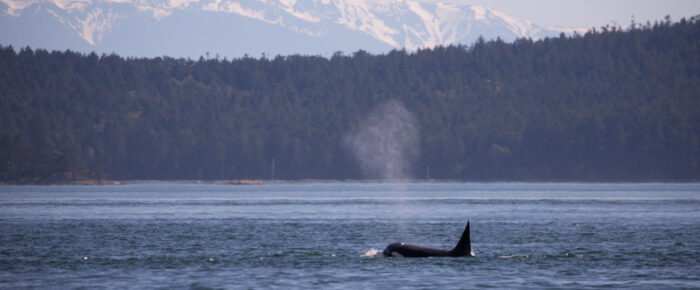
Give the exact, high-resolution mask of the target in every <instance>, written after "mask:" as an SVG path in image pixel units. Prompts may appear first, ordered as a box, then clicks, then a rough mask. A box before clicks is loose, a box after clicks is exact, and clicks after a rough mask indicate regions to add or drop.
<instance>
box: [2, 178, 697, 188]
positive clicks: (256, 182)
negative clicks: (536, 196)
mask: <svg viewBox="0 0 700 290" xmlns="http://www.w3.org/2000/svg"><path fill="white" fill-rule="evenodd" d="M335 182H343V183H569V184H595V183H597V184H624V183H631V184H645V183H646V184H648V183H678V184H683V183H687V184H690V183H700V180H617V181H615V180H458V179H394V180H382V179H296V180H287V179H279V180H278V179H275V180H264V179H226V180H203V179H172V180H170V179H163V180H158V179H135V180H107V179H102V180H98V179H85V180H73V181H56V182H37V183H32V182H27V183H22V182H7V183H4V182H0V187H1V186H55V185H85V186H95V185H105V186H108V185H130V184H155V183H183V184H212V185H246V186H250V185H265V184H281V183H289V184H291V183H335Z"/></svg>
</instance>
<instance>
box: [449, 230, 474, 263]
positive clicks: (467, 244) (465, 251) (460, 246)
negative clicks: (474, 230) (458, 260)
mask: <svg viewBox="0 0 700 290" xmlns="http://www.w3.org/2000/svg"><path fill="white" fill-rule="evenodd" d="M452 254H453V255H455V256H471V255H472V240H471V237H470V236H469V221H467V227H466V228H465V229H464V232H463V233H462V237H461V238H460V239H459V242H458V243H457V245H456V246H455V248H454V249H452Z"/></svg>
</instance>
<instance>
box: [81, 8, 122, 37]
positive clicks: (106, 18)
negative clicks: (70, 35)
mask: <svg viewBox="0 0 700 290" xmlns="http://www.w3.org/2000/svg"><path fill="white" fill-rule="evenodd" d="M119 18H121V16H119V15H116V14H113V13H112V12H111V11H109V12H107V13H104V12H103V10H102V9H101V8H96V9H95V10H93V11H92V12H90V13H89V14H88V15H87V17H86V18H85V19H82V20H80V19H76V22H74V23H69V25H70V27H71V28H73V29H75V30H76V31H78V35H79V36H80V37H81V38H82V39H84V40H85V41H86V42H87V43H89V44H91V45H95V44H97V43H98V42H100V41H101V40H102V36H103V35H104V34H105V33H106V32H108V31H109V30H110V29H112V23H114V22H115V21H116V20H117V19H119Z"/></svg>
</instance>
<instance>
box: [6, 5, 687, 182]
mask: <svg viewBox="0 0 700 290" xmlns="http://www.w3.org/2000/svg"><path fill="white" fill-rule="evenodd" d="M388 100H396V101H398V102H401V103H402V104H403V105H404V106H405V107H406V108H407V109H408V110H409V111H410V112H412V113H413V114H414V115H415V117H416V119H417V122H418V124H419V126H420V140H421V144H420V153H419V155H418V160H416V161H415V162H414V168H413V173H414V177H416V178H424V177H426V176H428V174H429V177H430V178H435V179H458V180H558V181H562V180H581V181H612V180H630V181H642V180H698V179H700V164H698V162H699V161H700V160H699V158H700V21H698V18H693V19H690V20H685V19H683V20H681V21H680V22H676V23H671V22H670V21H668V20H667V21H665V22H659V23H654V24H647V25H645V26H637V27H636V28H635V29H631V30H624V31H623V30H622V29H619V28H615V27H612V28H611V27H606V28H602V29H599V30H597V31H595V30H594V31H591V32H589V33H586V34H585V35H574V36H571V37H565V36H563V35H562V36H561V37H559V38H549V39H544V40H541V41H531V40H528V39H519V40H517V41H515V42H514V43H505V42H503V41H499V40H496V41H488V42H485V41H478V42H477V43H475V44H473V45H470V46H449V47H437V48H434V49H426V50H420V51H417V52H413V53H408V52H406V51H398V50H395V51H391V52H389V53H387V54H384V55H370V54H368V53H366V52H363V51H358V52H355V53H353V54H352V55H344V54H342V53H336V54H335V55H333V56H332V57H330V58H324V57H317V56H300V55H293V56H286V57H283V56H277V57H274V58H266V57H263V58H260V59H256V58H250V57H245V58H240V59H234V60H227V59H219V58H216V59H205V58H200V59H199V60H196V61H195V60H190V59H174V58H169V57H162V58H161V57H159V58H148V59H146V58H128V59H125V58H122V57H119V56H117V55H102V56H98V55H96V54H94V53H93V54H89V55H85V54H81V53H76V52H71V51H65V52H57V51H53V52H49V51H45V50H40V49H37V50H32V49H30V48H22V49H20V50H19V51H16V50H15V49H14V48H13V47H7V46H0V182H5V183H7V182H11V183H43V182H64V181H70V180H79V179H117V180H129V179H242V178H249V179H268V178H272V177H273V176H274V178H278V179H306V178H312V179H353V178H362V177H368V176H364V175H362V173H361V172H360V169H359V168H358V166H357V164H356V162H355V161H354V160H353V157H352V156H351V154H350V153H349V152H347V150H345V149H344V147H343V145H342V138H343V135H344V134H346V133H347V132H349V131H350V130H352V128H353V126H356V125H357V124H358V123H360V121H361V120H362V118H363V116H365V114H366V113H367V112H368V111H370V110H371V109H372V108H373V107H375V106H377V105H378V104H382V103H384V102H386V101H388ZM428 171H429V172H428ZM370 178H371V176H370Z"/></svg>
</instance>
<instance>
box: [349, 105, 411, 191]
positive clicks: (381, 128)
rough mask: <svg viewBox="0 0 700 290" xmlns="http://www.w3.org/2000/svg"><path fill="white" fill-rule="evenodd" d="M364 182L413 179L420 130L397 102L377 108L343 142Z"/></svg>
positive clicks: (409, 113) (409, 114)
mask: <svg viewBox="0 0 700 290" xmlns="http://www.w3.org/2000/svg"><path fill="white" fill-rule="evenodd" d="M343 142H344V143H345V146H346V148H348V149H349V150H350V151H351V152H352V154H353V155H354V157H355V159H356V160H357V162H358V164H359V166H360V168H361V169H362V172H363V174H364V175H365V178H369V179H382V180H394V181H396V180H403V179H409V178H411V177H412V176H411V171H412V170H411V169H412V168H411V167H412V163H413V162H414V161H415V159H416V158H417V156H418V126H417V123H416V119H415V118H414V117H413V114H411V112H409V111H408V110H407V109H406V108H405V107H404V106H403V104H401V103H400V102H398V101H393V100H392V101H388V102H386V103H383V104H380V105H379V106H377V107H375V108H374V109H373V110H372V111H371V112H370V113H369V114H368V115H367V116H366V117H365V119H364V120H363V121H362V122H360V124H359V125H358V126H357V127H356V128H355V129H354V130H351V131H350V133H348V134H346V135H345V137H344V138H343Z"/></svg>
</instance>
